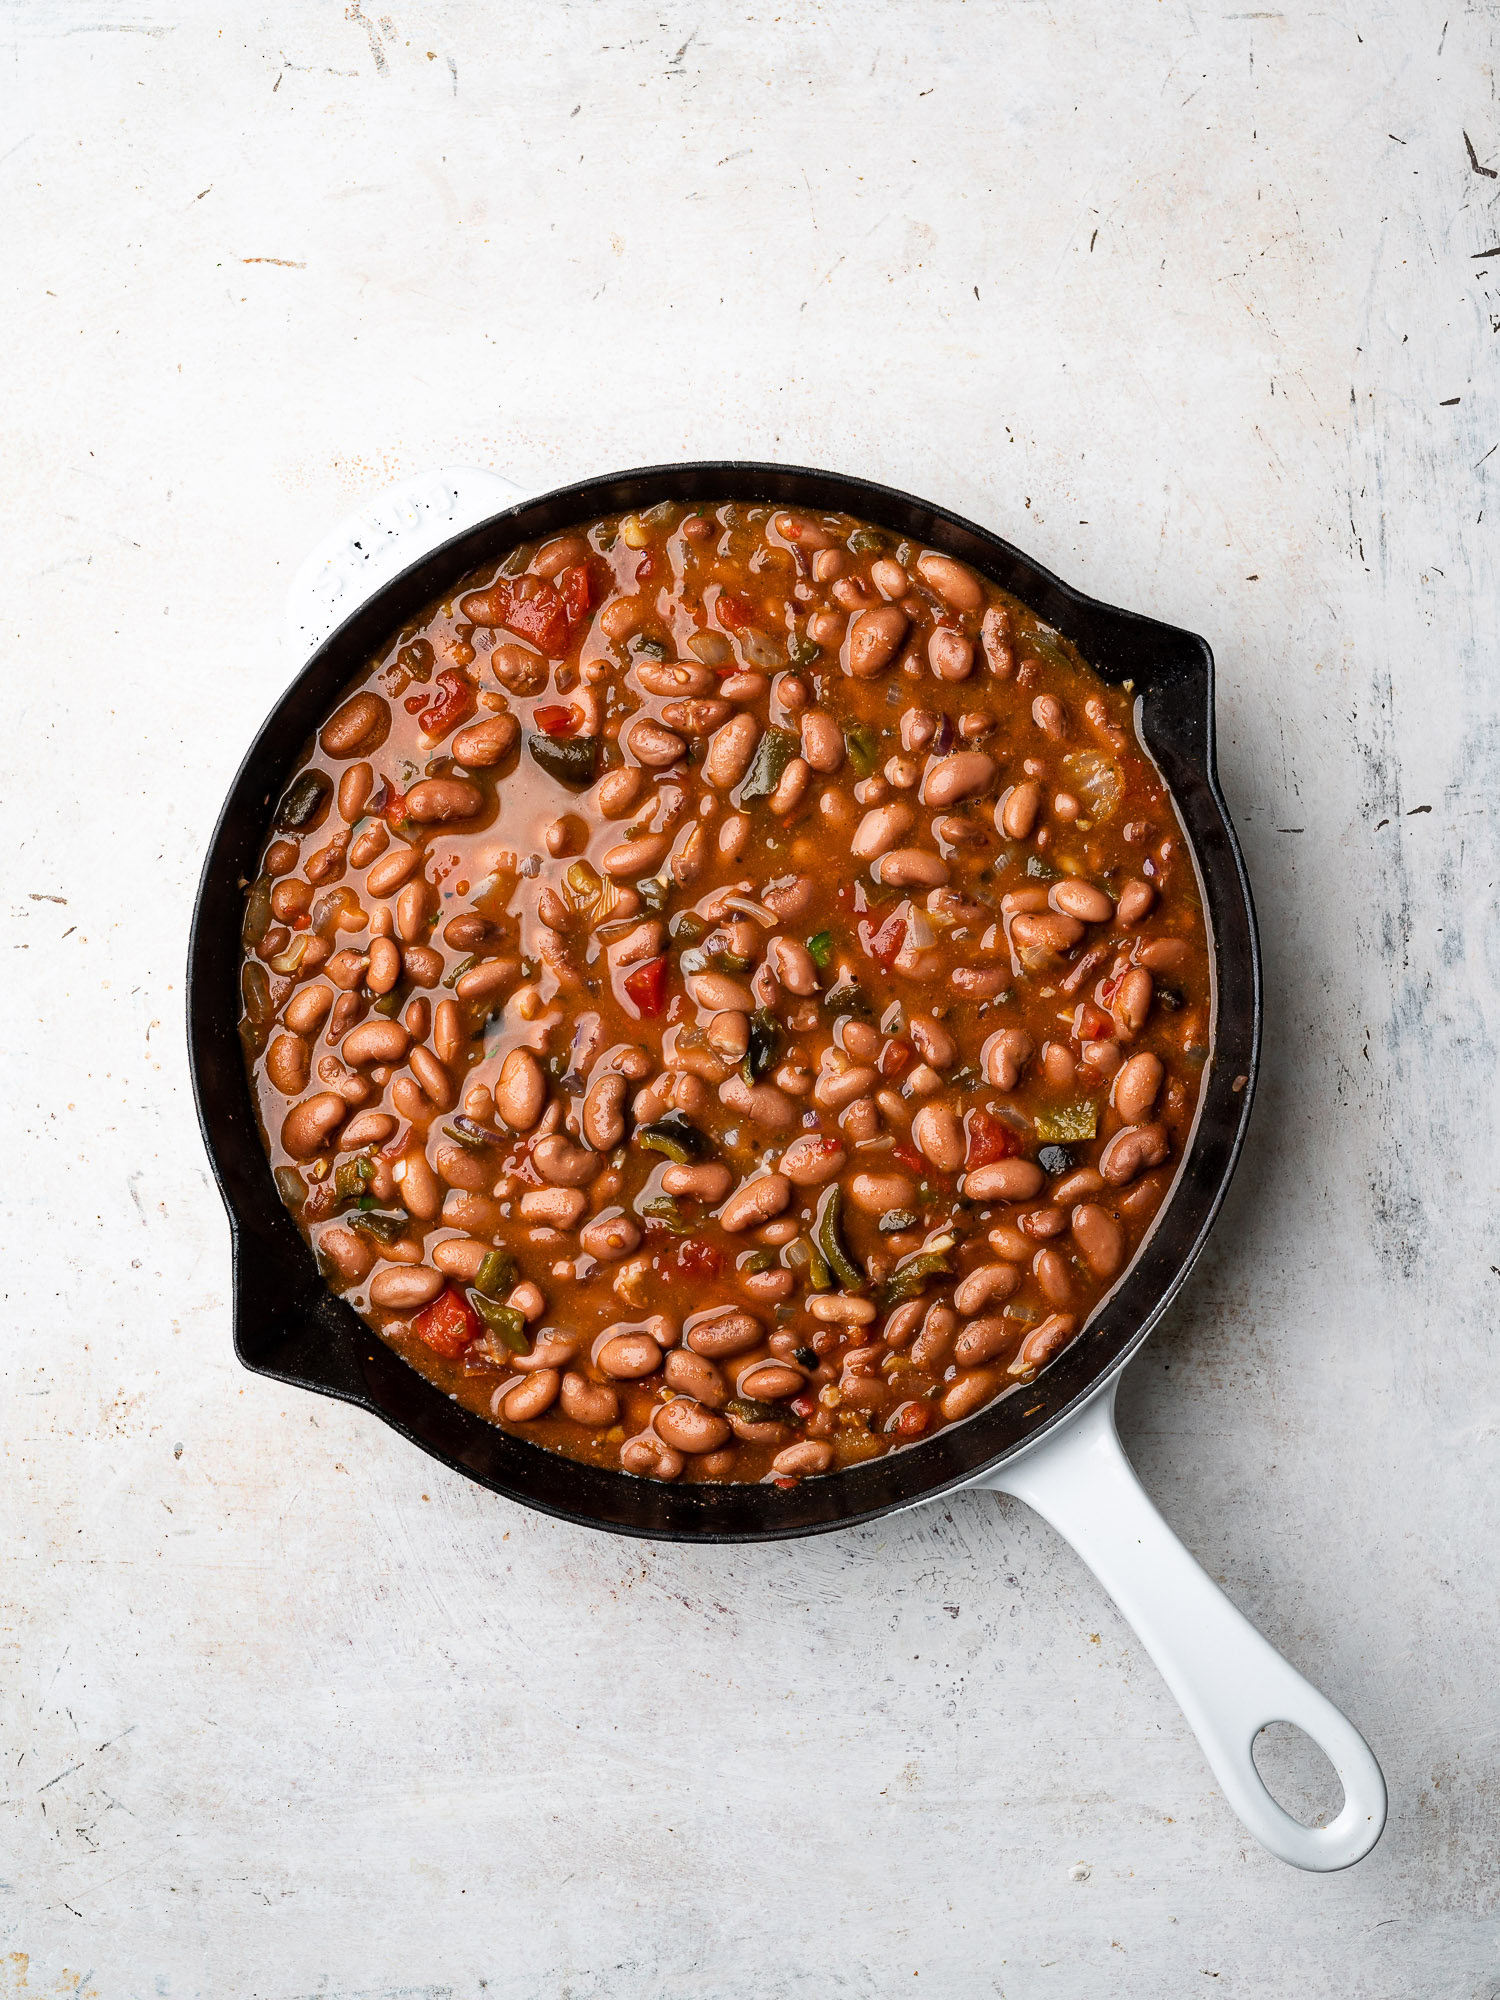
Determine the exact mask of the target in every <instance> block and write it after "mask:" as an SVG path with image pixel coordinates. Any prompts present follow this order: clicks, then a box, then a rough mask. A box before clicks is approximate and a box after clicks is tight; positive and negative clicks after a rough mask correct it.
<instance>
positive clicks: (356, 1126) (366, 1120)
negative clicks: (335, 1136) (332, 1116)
mask: <svg viewBox="0 0 1500 2000" xmlns="http://www.w3.org/2000/svg"><path fill="white" fill-rule="evenodd" d="M395 1129H396V1121H395V1119H394V1118H393V1117H392V1116H391V1114H390V1112H389V1111H361V1112H359V1113H357V1114H356V1116H355V1117H353V1118H351V1119H350V1120H349V1123H348V1124H347V1125H346V1126H345V1127H344V1129H343V1131H342V1132H340V1134H339V1150H340V1152H351V1153H352V1152H354V1151H356V1150H357V1149H358V1148H359V1147H360V1146H383V1145H384V1144H385V1142H386V1140H387V1139H389V1138H390V1136H391V1134H392V1133H393V1132H394V1131H395Z"/></svg>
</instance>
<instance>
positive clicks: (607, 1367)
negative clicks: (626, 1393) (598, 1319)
mask: <svg viewBox="0 0 1500 2000" xmlns="http://www.w3.org/2000/svg"><path fill="white" fill-rule="evenodd" d="M594 1361H595V1364H596V1366H598V1367H599V1368H601V1369H602V1370H603V1371H604V1373H605V1374H606V1375H608V1376H610V1377H611V1378H612V1379H613V1380H614V1381H616V1382H639V1381H641V1380H642V1379H643V1378H644V1377H645V1376H647V1375H654V1374H655V1373H656V1371H657V1369H658V1368H660V1366H661V1364H662V1351H661V1348H660V1347H659V1346H658V1345H657V1343H656V1342H655V1341H654V1340H653V1339H652V1338H651V1335H650V1334H649V1333H639V1332H631V1331H628V1330H626V1329H624V1328H622V1329H621V1330H620V1331H619V1332H618V1333H612V1334H611V1335H610V1337H609V1338H608V1339H607V1340H605V1341H604V1343H603V1344H602V1346H601V1347H600V1349H599V1351H598V1353H597V1354H596V1355H595V1356H594Z"/></svg>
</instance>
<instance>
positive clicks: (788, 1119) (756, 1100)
mask: <svg viewBox="0 0 1500 2000" xmlns="http://www.w3.org/2000/svg"><path fill="white" fill-rule="evenodd" d="M719 1102H720V1103H721V1104H727V1105H728V1107H729V1109H730V1110H731V1111H737V1112H738V1113H739V1114H740V1116H741V1117H742V1118H748V1119H749V1120H750V1122H751V1124H752V1125H759V1126H760V1127H761V1129H762V1130H763V1131H766V1132H785V1131H786V1130H787V1129H788V1128H789V1127H790V1126H792V1125H795V1124H796V1122H797V1108H796V1106H795V1105H794V1104H793V1103H792V1100H791V1099H790V1098H789V1097H788V1096H787V1094H786V1092H785V1091H784V1090H779V1089H778V1088H777V1087H776V1085H775V1084H774V1083H746V1081H745V1079H744V1078H743V1077H742V1076H738V1075H736V1076H730V1077H726V1078H725V1079H724V1081H723V1082H722V1083H721V1084H720V1085H719Z"/></svg>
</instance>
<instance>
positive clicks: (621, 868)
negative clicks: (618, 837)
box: [599, 833, 672, 879]
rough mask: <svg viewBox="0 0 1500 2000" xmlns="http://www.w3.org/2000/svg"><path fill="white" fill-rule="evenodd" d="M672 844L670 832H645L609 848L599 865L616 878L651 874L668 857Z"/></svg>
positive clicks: (607, 873)
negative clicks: (634, 838)
mask: <svg viewBox="0 0 1500 2000" xmlns="http://www.w3.org/2000/svg"><path fill="white" fill-rule="evenodd" d="M671 845H672V836H671V835H670V834H669V833H645V834H642V835H641V836H640V838H639V839H638V840H626V841H622V842H621V843H620V845H619V846H618V847H611V848H609V849H608V850H607V851H606V853H605V855H604V858H603V860H602V861H601V862H600V863H599V866H600V867H601V868H602V869H603V870H604V872H605V874H606V875H609V876H612V877H614V878H616V879H622V878H625V877H628V876H632V875H649V874H650V873H651V871H652V869H654V868H657V867H659V866H660V864H661V863H662V862H663V861H664V860H665V859H666V855H667V849H668V848H669V847H670V846H671Z"/></svg>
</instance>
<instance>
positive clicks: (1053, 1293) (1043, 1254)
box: [1031, 1245, 1073, 1306]
mask: <svg viewBox="0 0 1500 2000" xmlns="http://www.w3.org/2000/svg"><path fill="white" fill-rule="evenodd" d="M1031 1274H1032V1276H1033V1277H1034V1278H1035V1279H1036V1281H1037V1285H1038V1287H1039V1288H1040V1290H1041V1294H1042V1297H1043V1298H1044V1299H1045V1300H1046V1301H1047V1303H1048V1305H1049V1306H1065V1305H1068V1304H1069V1303H1070V1302H1071V1300H1072V1297H1073V1283H1072V1279H1071V1278H1070V1277H1069V1275H1068V1260H1067V1258H1066V1257H1064V1255H1063V1254H1062V1252H1061V1251H1060V1250H1057V1249H1054V1248H1052V1247H1051V1246H1050V1245H1049V1246H1048V1247H1047V1248H1046V1249H1043V1250H1038V1251H1037V1253H1036V1255H1035V1257H1033V1259H1032V1260H1031Z"/></svg>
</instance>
